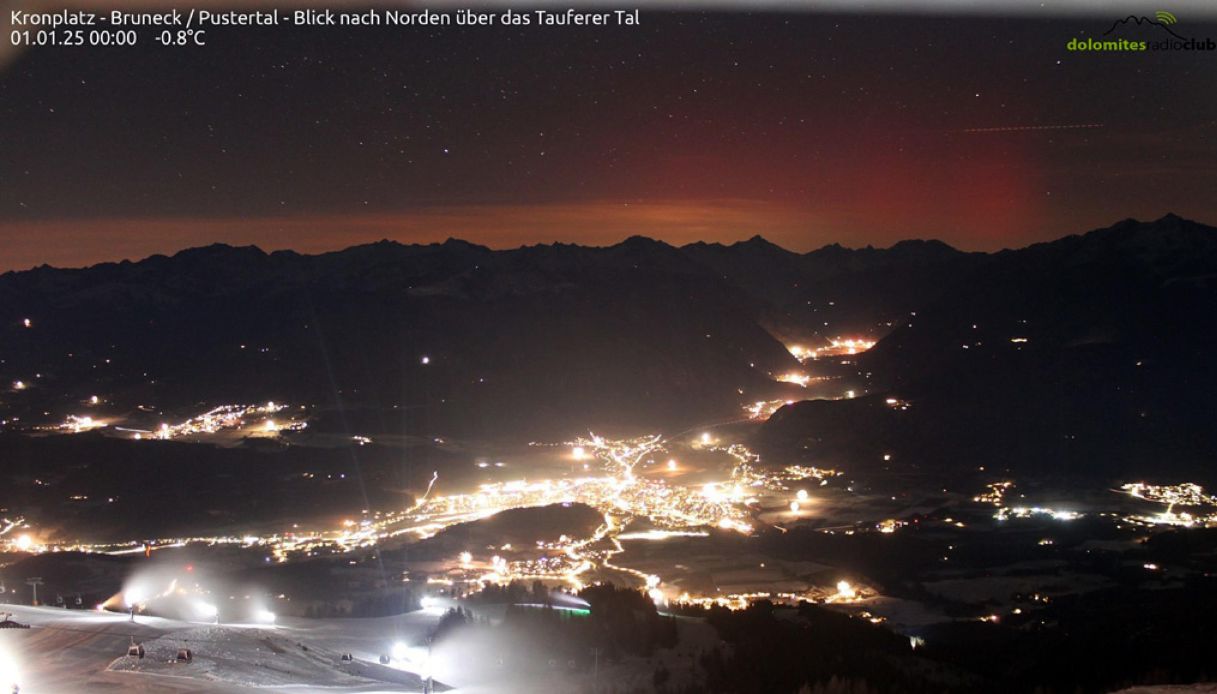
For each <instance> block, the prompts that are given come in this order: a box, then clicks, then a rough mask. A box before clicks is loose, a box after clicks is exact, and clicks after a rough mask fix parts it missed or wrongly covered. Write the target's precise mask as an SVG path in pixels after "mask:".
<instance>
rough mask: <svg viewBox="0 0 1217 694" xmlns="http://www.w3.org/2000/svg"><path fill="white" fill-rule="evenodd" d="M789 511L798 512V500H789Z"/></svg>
mask: <svg viewBox="0 0 1217 694" xmlns="http://www.w3.org/2000/svg"><path fill="white" fill-rule="evenodd" d="M790 512H791V513H798V512H799V502H797V501H792V502H790Z"/></svg>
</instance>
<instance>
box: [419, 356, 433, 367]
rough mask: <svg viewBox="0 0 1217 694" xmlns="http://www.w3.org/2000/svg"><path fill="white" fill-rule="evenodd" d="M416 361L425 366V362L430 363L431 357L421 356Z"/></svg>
mask: <svg viewBox="0 0 1217 694" xmlns="http://www.w3.org/2000/svg"><path fill="white" fill-rule="evenodd" d="M418 361H419V363H421V364H422V365H423V366H426V365H427V364H430V363H431V357H428V356H423V358H422V359H419V360H418Z"/></svg>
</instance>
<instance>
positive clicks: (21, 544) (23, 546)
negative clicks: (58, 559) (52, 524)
mask: <svg viewBox="0 0 1217 694" xmlns="http://www.w3.org/2000/svg"><path fill="white" fill-rule="evenodd" d="M33 546H34V538H32V537H30V536H29V535H22V536H20V537H18V538H17V549H19V550H21V551H22V552H28V551H30V548H31V547H33Z"/></svg>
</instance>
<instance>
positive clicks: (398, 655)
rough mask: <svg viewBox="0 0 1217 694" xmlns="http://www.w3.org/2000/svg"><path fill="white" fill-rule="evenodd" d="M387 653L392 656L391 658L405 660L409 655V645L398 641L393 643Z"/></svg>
mask: <svg viewBox="0 0 1217 694" xmlns="http://www.w3.org/2000/svg"><path fill="white" fill-rule="evenodd" d="M389 655H391V656H393V660H405V659H406V658H407V657H408V656H409V655H410V647H409V646H407V645H406V644H404V643H402V642H401V641H398V642H397V643H395V644H393V648H392V649H391V651H390V653H389Z"/></svg>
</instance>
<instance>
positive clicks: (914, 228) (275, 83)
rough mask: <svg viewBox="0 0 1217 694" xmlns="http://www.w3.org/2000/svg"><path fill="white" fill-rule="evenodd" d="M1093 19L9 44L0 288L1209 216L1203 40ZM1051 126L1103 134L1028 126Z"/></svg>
mask: <svg viewBox="0 0 1217 694" xmlns="http://www.w3.org/2000/svg"><path fill="white" fill-rule="evenodd" d="M1111 19H1113V18H1111V17H1106V16H1098V15H1096V16H1094V17H1074V18H1060V19H1046V18H1045V19H1036V18H1028V17H1022V18H1019V19H1009V18H1000V17H990V18H982V17H967V18H963V17H948V16H930V17H916V16H896V15H879V16H861V15H849V14H797V15H790V14H780V13H762V14H743V13H731V14H727V13H700V12H699V13H694V12H686V13H665V12H659V11H645V10H644V12H643V15H642V21H643V26H642V27H640V28H638V27H611V28H584V29H576V28H560V29H559V28H550V29H544V28H537V27H531V28H527V29H505V28H472V29H462V28H458V27H443V28H437V29H413V28H403V27H391V28H383V27H382V28H379V29H368V28H359V29H345V28H326V29H295V28H286V27H279V28H273V29H252V28H251V29H222V30H221V29H217V30H214V31H212V32H210V36H209V42H210V45H209V46H207V47H205V48H180V49H167V48H161V47H157V46H151V45H148V46H146V47H138V48H134V49H131V48H110V49H64V48H53V49H47V48H43V49H32V50H28V51H25V52H23V53H20V54H17V55H14V56H10V58H9V60H8V64H7V65H6V66H5V67H3V68H0V247H3V248H4V249H5V250H4V252H3V253H2V254H0V270H2V269H11V268H26V267H31V266H34V265H37V264H41V263H51V264H54V265H63V266H77V265H83V264H88V263H92V262H97V261H101V260H114V259H120V258H138V257H142V256H145V255H148V254H150V253H154V252H172V251H175V250H179V249H181V248H184V247H188V246H195V245H202V244H206V243H211V242H214V241H225V242H229V243H256V244H258V245H260V246H262V247H263V248H266V249H276V248H295V249H298V250H304V251H318V250H328V249H335V248H341V247H344V246H347V245H351V244H354V243H362V242H367V241H371V240H375V239H380V238H391V239H397V240H401V241H403V242H414V241H434V240H443V239H444V238H447V237H449V236H456V237H460V238H465V239H468V240H470V241H473V242H476V243H482V244H486V245H489V246H492V247H511V246H517V245H521V244H526V243H542V242H543V243H548V242H552V241H566V242H578V243H591V244H608V243H614V242H616V241H619V240H621V239H623V238H625V237H627V236H629V235H632V234H644V235H648V236H653V237H656V238H661V239H663V240H666V241H669V242H671V243H678V244H679V243H686V242H689V241H693V240H699V239H701V240H711V241H733V240H737V239H743V238H747V237H749V236H752V235H754V234H758V233H759V234H761V235H763V236H765V237H767V238H769V239H770V240H772V241H774V242H775V243H778V244H780V245H783V246H786V247H788V248H792V249H795V250H800V251H802V250H810V249H812V248H816V247H819V246H821V245H824V244H826V243H830V242H841V243H843V244H845V245H849V246H861V245H866V244H874V245H882V246H886V245H890V244H891V243H892V242H894V241H896V240H899V239H902V238H912V237H935V238H940V239H943V240H945V241H947V242H948V243H951V244H953V245H956V246H959V247H962V248H965V249H986V250H987V249H996V248H1002V247H1011V246H1021V245H1025V244H1026V243H1029V242H1033V241H1038V240H1046V239H1051V238H1056V237H1059V236H1062V235H1064V234H1067V233H1074V232H1081V231H1086V230H1088V229H1091V228H1095V227H1099V226H1106V225H1108V224H1110V223H1112V222H1115V221H1117V220H1119V219H1123V218H1126V217H1139V218H1156V217H1159V216H1161V215H1163V214H1165V213H1166V212H1168V211H1171V212H1175V213H1178V214H1180V215H1183V216H1186V217H1191V218H1195V219H1198V220H1200V221H1204V222H1208V223H1214V222H1217V195H1215V193H1217V137H1215V136H1217V52H1208V53H1187V52H1159V53H1145V54H1077V53H1071V52H1069V51H1067V50H1066V49H1065V44H1066V42H1067V41H1068V40H1069V39H1070V38H1073V37H1087V36H1098V35H1099V34H1101V33H1102V32H1103V31H1104V30H1106V29H1107V27H1108V26H1110V24H1111ZM6 29H7V27H6ZM1184 29H1186V31H1187V32H1188V33H1190V34H1192V35H1195V36H1199V37H1203V36H1213V37H1215V38H1217V25H1214V24H1208V25H1201V24H1198V23H1196V22H1194V21H1192V22H1186V18H1181V24H1180V30H1181V31H1182V30H1184ZM1150 31H1152V29H1150ZM1130 33H1131V32H1130ZM1150 37H1151V38H1152V34H1151V35H1150ZM1060 125H1073V126H1076V125H1094V126H1099V125H1101V126H1102V127H1088V128H1072V129H1038V128H1042V127H1043V126H1060ZM1032 128H1037V129H1032ZM976 129H998V130H985V131H982V132H969V131H970V130H976Z"/></svg>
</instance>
